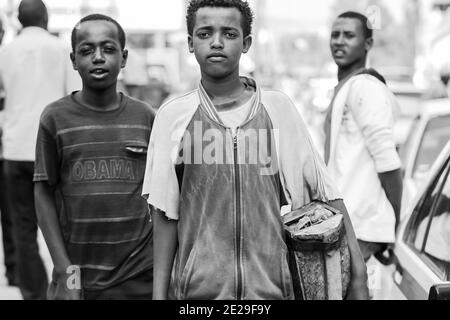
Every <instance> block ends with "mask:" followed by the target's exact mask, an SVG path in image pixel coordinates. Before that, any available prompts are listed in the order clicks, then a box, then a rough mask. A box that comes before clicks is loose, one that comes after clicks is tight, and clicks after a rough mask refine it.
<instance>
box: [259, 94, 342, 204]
mask: <svg viewBox="0 0 450 320" xmlns="http://www.w3.org/2000/svg"><path fill="white" fill-rule="evenodd" d="M265 97H266V101H265V106H266V109H267V111H268V113H269V115H270V117H271V120H272V123H273V126H274V129H275V130H277V131H278V132H279V134H278V139H277V140H278V141H277V146H278V148H277V149H278V150H277V151H278V157H279V159H278V161H279V166H280V179H281V182H282V184H283V188H284V191H285V194H286V198H287V199H288V201H289V202H290V204H291V205H292V209H294V210H295V209H298V208H300V207H302V206H303V205H305V204H308V203H309V202H311V201H313V200H320V201H323V202H328V201H332V200H337V199H342V196H341V195H340V193H339V191H338V190H337V189H336V187H335V184H334V182H333V181H332V179H331V176H330V175H329V173H328V169H327V168H326V166H325V163H324V162H323V159H322V158H321V157H320V155H319V153H318V151H317V150H316V148H315V146H314V144H313V142H312V139H311V136H310V134H309V131H308V129H307V127H306V125H305V123H304V121H303V119H302V117H301V115H300V113H299V112H298V111H297V109H296V107H295V105H294V104H293V103H292V101H291V100H290V98H289V97H287V96H286V95H285V94H283V93H280V92H273V93H269V94H266V95H265Z"/></svg>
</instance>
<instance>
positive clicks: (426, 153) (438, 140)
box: [413, 115, 450, 177]
mask: <svg viewBox="0 0 450 320" xmlns="http://www.w3.org/2000/svg"><path fill="white" fill-rule="evenodd" d="M449 140H450V115H448V116H440V117H436V118H432V119H430V120H429V121H428V124H427V126H426V128H425V131H424V133H423V137H422V141H421V142H420V145H419V149H418V151H417V156H416V160H415V162H414V169H413V177H420V176H423V175H426V174H427V173H428V171H429V170H430V168H431V166H432V165H433V163H434V161H435V160H436V159H437V157H438V156H439V153H440V152H441V151H442V149H444V147H445V145H446V144H447V142H448V141H449Z"/></svg>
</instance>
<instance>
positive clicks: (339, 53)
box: [333, 49, 346, 58]
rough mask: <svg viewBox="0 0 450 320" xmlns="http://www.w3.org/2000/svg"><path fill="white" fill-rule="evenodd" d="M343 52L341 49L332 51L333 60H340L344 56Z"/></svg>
mask: <svg viewBox="0 0 450 320" xmlns="http://www.w3.org/2000/svg"><path fill="white" fill-rule="evenodd" d="M345 54H346V53H345V50H343V49H333V56H334V57H335V58H342V57H344V56H345Z"/></svg>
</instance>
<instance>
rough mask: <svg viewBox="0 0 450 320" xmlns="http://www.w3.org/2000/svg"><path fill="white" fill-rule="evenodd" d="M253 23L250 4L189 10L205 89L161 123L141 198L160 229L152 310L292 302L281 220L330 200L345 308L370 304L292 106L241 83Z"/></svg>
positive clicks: (355, 253) (222, 0)
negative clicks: (346, 286)
mask: <svg viewBox="0 0 450 320" xmlns="http://www.w3.org/2000/svg"><path fill="white" fill-rule="evenodd" d="M252 20H253V14H252V12H251V9H250V8H249V6H248V4H247V2H245V1H242V0H215V1H214V0H193V1H191V2H190V4H189V7H188V11H187V25H188V32H189V36H188V43H189V50H190V52H191V53H194V54H195V56H196V59H197V61H198V63H199V65H200V70H201V77H202V79H201V83H200V85H199V88H198V90H195V91H193V92H190V93H188V94H186V95H184V96H182V97H179V98H177V99H174V100H172V101H170V102H168V103H166V104H165V105H163V106H162V107H161V108H160V110H159V111H158V113H157V116H156V119H155V123H154V127H153V131H152V135H151V138H150V146H149V156H148V158H147V167H146V174H145V178H144V186H143V195H144V196H145V197H146V198H147V199H148V202H149V204H150V205H151V206H152V208H153V219H154V226H155V229H154V286H153V298H154V299H167V298H173V299H220V300H224V299H226V300H230V299H238V300H241V299H245V300H247V299H252V300H253V299H293V298H294V293H293V288H292V279H291V275H290V273H289V268H288V261H287V247H286V244H285V238H284V229H283V223H282V217H281V210H280V208H281V207H282V206H284V205H289V206H291V208H292V209H298V208H300V207H302V206H303V205H305V204H307V203H309V202H311V201H312V200H321V201H324V202H327V203H329V204H331V205H333V206H335V207H336V208H338V209H340V210H341V211H343V213H344V215H345V224H346V228H347V232H348V237H349V243H350V250H351V255H352V281H351V285H350V290H349V294H348V296H347V298H359V299H365V298H367V287H366V281H367V276H366V270H365V265H364V262H363V260H362V257H361V253H360V251H359V249H358V244H357V242H356V239H355V236H354V233H353V229H352V226H351V223H350V220H349V218H348V215H347V213H346V211H345V207H344V205H343V202H342V200H340V199H341V198H340V196H339V194H338V193H337V191H336V190H335V188H334V187H333V184H332V181H331V180H330V178H329V176H328V174H327V172H326V169H325V165H324V164H323V162H322V161H321V160H320V158H319V156H318V154H317V152H316V151H315V150H314V148H313V146H312V143H311V139H310V137H309V134H308V132H307V130H306V127H305V125H304V123H303V121H302V119H301V117H300V115H299V114H298V112H297V111H296V109H295V106H294V105H293V104H292V102H291V101H290V100H289V98H288V97H287V96H285V95H284V94H282V93H280V92H275V91H265V90H261V89H260V88H259V87H258V86H257V85H256V83H255V82H254V81H253V80H251V79H247V78H243V77H240V76H239V60H240V56H241V54H242V53H246V52H247V51H248V50H249V49H250V46H251V43H252V37H251V35H250V34H251V25H252Z"/></svg>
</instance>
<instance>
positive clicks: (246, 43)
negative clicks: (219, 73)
mask: <svg viewBox="0 0 450 320" xmlns="http://www.w3.org/2000/svg"><path fill="white" fill-rule="evenodd" d="M252 43H253V38H252V36H251V35H248V36H246V37H245V38H244V48H243V49H242V52H243V53H247V52H248V50H250V47H251V46H252Z"/></svg>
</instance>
